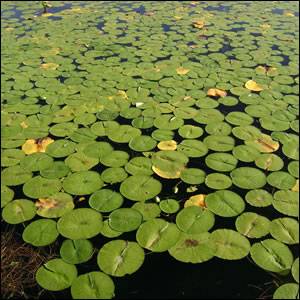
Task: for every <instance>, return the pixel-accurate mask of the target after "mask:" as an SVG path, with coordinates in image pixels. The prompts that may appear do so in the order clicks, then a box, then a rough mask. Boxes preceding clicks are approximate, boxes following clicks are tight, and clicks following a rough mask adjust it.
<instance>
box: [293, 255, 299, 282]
mask: <svg viewBox="0 0 300 300" xmlns="http://www.w3.org/2000/svg"><path fill="white" fill-rule="evenodd" d="M292 275H293V278H294V279H295V280H296V281H297V282H298V283H299V257H297V258H296V259H295V261H294V263H293V265H292Z"/></svg>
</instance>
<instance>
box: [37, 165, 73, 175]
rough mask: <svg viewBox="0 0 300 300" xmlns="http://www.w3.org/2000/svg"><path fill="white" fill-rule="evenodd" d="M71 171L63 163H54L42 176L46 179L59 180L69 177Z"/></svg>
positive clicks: (43, 170) (44, 170) (42, 171)
mask: <svg viewBox="0 0 300 300" xmlns="http://www.w3.org/2000/svg"><path fill="white" fill-rule="evenodd" d="M69 172H70V169H69V168H68V167H67V166H66V165H65V163H64V162H62V161H54V162H53V163H52V164H51V165H50V166H48V168H47V169H42V170H41V171H40V174H41V176H42V177H44V178H48V179H57V178H63V177H65V176H67V175H68V174H69Z"/></svg>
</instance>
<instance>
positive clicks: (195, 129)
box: [178, 125, 203, 139]
mask: <svg viewBox="0 0 300 300" xmlns="http://www.w3.org/2000/svg"><path fill="white" fill-rule="evenodd" d="M178 133H179V135H180V136H181V137H183V138H185V139H196V138H198V137H200V136H201V135H202V134H203V129H202V128H201V127H199V126H194V125H183V126H182V127H180V128H179V129H178Z"/></svg>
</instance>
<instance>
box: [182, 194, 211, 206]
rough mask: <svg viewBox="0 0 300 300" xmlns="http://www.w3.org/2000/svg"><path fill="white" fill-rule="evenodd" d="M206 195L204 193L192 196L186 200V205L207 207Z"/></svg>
mask: <svg viewBox="0 0 300 300" xmlns="http://www.w3.org/2000/svg"><path fill="white" fill-rule="evenodd" d="M205 197H206V195H204V194H199V195H194V196H191V197H190V198H189V199H188V200H186V201H185V202H184V207H189V206H199V207H206V204H205Z"/></svg>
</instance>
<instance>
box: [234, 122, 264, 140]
mask: <svg viewBox="0 0 300 300" xmlns="http://www.w3.org/2000/svg"><path fill="white" fill-rule="evenodd" d="M232 133H233V135H234V136H235V137H237V138H238V139H240V140H244V141H246V140H253V139H255V138H257V137H258V136H260V135H261V131H260V130H259V129H258V128H256V127H254V126H252V125H245V126H237V127H234V128H233V129H232Z"/></svg>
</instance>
